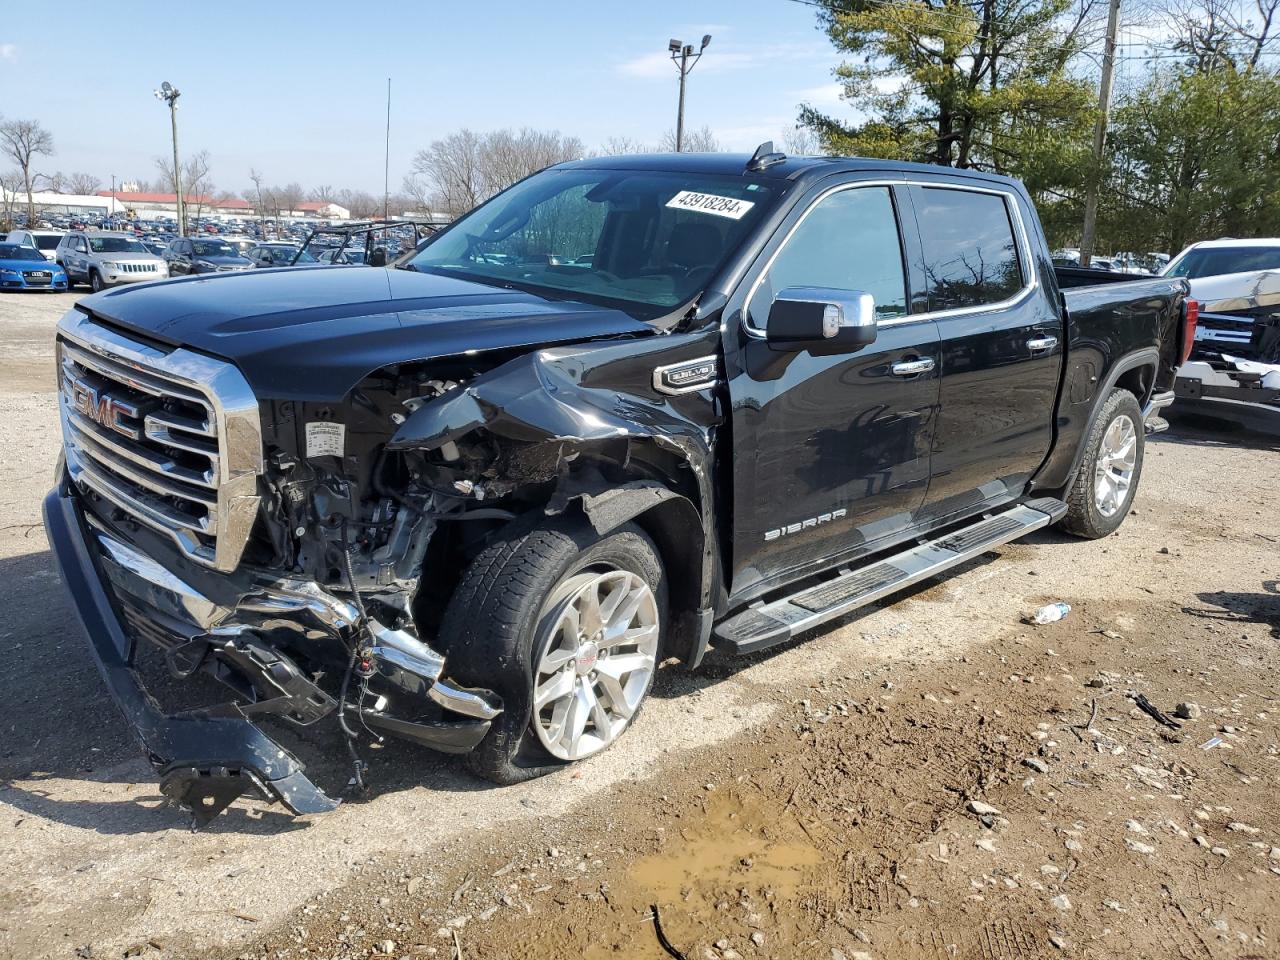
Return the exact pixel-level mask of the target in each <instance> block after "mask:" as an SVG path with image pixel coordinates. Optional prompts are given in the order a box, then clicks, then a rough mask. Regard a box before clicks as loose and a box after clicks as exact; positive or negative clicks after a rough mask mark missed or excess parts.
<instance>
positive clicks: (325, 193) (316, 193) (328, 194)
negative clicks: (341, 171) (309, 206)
mask: <svg viewBox="0 0 1280 960" xmlns="http://www.w3.org/2000/svg"><path fill="white" fill-rule="evenodd" d="M334 196H335V194H334V190H333V187H331V186H329V185H328V184H325V185H323V186H319V187H316V188H315V189H314V190H312V191H311V199H312V200H314V201H315V202H316V203H333V198H334Z"/></svg>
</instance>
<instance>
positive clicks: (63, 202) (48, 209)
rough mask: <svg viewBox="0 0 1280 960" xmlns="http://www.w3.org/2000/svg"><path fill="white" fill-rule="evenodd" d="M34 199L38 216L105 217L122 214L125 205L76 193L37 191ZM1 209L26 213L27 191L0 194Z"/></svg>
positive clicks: (109, 196)
mask: <svg viewBox="0 0 1280 960" xmlns="http://www.w3.org/2000/svg"><path fill="white" fill-rule="evenodd" d="M32 199H33V200H34V201H35V205H36V215H37V216H39V215H40V214H41V213H54V214H57V213H67V214H72V215H80V216H86V217H87V216H97V217H105V216H110V215H111V214H113V213H122V212H123V211H124V208H125V205H124V204H123V203H121V202H119V200H118V199H117V200H115V201H113V200H112V199H111V195H110V194H107V196H105V197H102V196H98V195H96V194H95V195H89V196H85V195H80V194H74V193H54V192H52V191H46V190H37V191H36V192H35V193H34V194H32ZM0 207H3V209H4V210H5V211H8V210H12V211H13V212H14V213H24V212H25V211H26V209H27V194H26V192H25V191H22V190H17V191H15V192H13V193H10V192H9V191H7V190H6V191H4V192H3V194H0Z"/></svg>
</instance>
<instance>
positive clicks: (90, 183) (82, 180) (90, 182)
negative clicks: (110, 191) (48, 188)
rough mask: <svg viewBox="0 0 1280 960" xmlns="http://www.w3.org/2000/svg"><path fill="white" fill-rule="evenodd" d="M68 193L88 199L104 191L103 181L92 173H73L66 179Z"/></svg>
mask: <svg viewBox="0 0 1280 960" xmlns="http://www.w3.org/2000/svg"><path fill="white" fill-rule="evenodd" d="M66 187H67V193H72V194H75V195H76V196H80V197H87V196H90V195H91V194H94V193H97V192H98V191H99V190H100V189H102V181H101V180H99V179H98V178H97V177H95V176H94V175H93V174H91V173H73V174H71V176H69V177H67V178H66Z"/></svg>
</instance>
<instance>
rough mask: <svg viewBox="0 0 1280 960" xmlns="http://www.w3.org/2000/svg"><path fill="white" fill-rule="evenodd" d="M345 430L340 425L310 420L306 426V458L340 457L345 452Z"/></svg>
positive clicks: (343, 426) (342, 425)
mask: <svg viewBox="0 0 1280 960" xmlns="http://www.w3.org/2000/svg"><path fill="white" fill-rule="evenodd" d="M346 440H347V428H346V426H345V425H344V424H341V423H330V422H328V421H327V420H312V421H311V422H310V423H308V424H307V456H308V457H340V456H342V455H343V454H344V453H345V452H346Z"/></svg>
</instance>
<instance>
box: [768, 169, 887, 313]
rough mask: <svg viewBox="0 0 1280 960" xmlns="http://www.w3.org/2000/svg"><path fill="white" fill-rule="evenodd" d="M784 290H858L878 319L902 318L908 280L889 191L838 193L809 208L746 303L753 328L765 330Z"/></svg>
mask: <svg viewBox="0 0 1280 960" xmlns="http://www.w3.org/2000/svg"><path fill="white" fill-rule="evenodd" d="M786 287H832V288H834V289H837V290H859V291H862V292H863V293H869V294H871V295H872V296H873V297H874V298H875V304H876V319H878V320H886V319H889V318H891V317H901V316H904V315H905V314H906V312H907V278H906V271H905V270H904V269H903V265H902V244H901V241H900V238H899V235H898V219H897V216H896V214H895V213H894V209H893V195H892V194H891V193H890V191H889V188H888V187H853V188H850V189H848V190H840V191H837V192H836V193H832V194H828V195H827V196H826V197H824V198H823V199H822V200H820V201H818V203H816V204H815V205H814V206H813V207H811V208H810V209H809V211H808V213H807V215H806V216H805V217H804V219H803V220H801V221H800V223H799V225H798V226H797V227H796V228H795V232H794V233H792V234H791V236H790V237H788V238H787V241H786V243H785V244H784V245H783V247H782V249H781V250H779V251H778V255H777V257H776V258H775V259H774V261H773V263H772V264H770V266H769V269H768V272H767V273H766V274H765V275H764V278H763V280H762V281H761V283H760V285H759V286H758V287H757V288H756V290H755V293H753V294H752V296H751V300H750V302H749V303H748V304H747V321H748V324H749V325H750V326H751V327H752V328H753V329H756V330H763V329H764V328H765V326H766V324H767V323H768V319H769V307H770V306H771V305H772V303H773V298H774V297H775V296H776V295H777V294H778V293H779V292H780V291H781V290H783V289H785V288H786Z"/></svg>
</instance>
